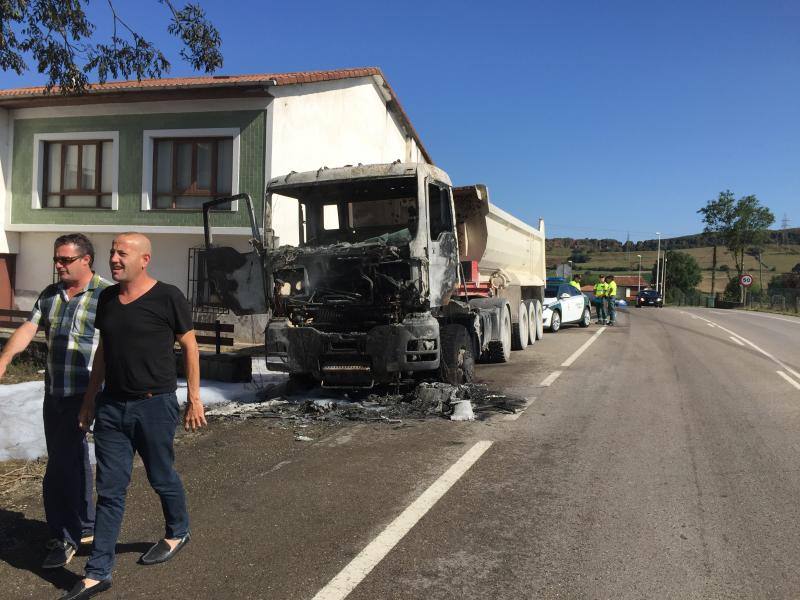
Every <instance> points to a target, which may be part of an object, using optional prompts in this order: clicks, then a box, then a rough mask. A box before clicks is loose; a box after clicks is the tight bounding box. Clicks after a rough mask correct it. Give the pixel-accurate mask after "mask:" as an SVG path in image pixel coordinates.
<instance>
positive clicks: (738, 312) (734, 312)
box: [713, 310, 800, 325]
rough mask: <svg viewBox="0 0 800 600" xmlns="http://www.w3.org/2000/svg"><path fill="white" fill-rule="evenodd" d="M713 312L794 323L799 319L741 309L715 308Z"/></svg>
mask: <svg viewBox="0 0 800 600" xmlns="http://www.w3.org/2000/svg"><path fill="white" fill-rule="evenodd" d="M713 312H714V313H715V314H718V315H741V316H752V317H761V318H762V319H774V320H776V321H786V322H787V323H794V324H795V325H800V319H790V318H786V317H776V316H775V315H765V314H762V313H759V312H755V311H750V310H748V311H741V310H715V311H713Z"/></svg>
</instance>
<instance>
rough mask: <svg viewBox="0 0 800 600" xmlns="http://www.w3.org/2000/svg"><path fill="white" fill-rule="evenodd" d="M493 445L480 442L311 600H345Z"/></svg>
mask: <svg viewBox="0 0 800 600" xmlns="http://www.w3.org/2000/svg"><path fill="white" fill-rule="evenodd" d="M491 445H492V442H490V441H481V442H478V443H477V444H475V445H474V446H473V447H472V448H470V449H469V450H467V453H466V454H464V455H463V456H462V457H461V458H459V459H458V460H457V461H456V462H455V463H454V464H453V466H451V467H450V468H449V469H447V471H445V472H444V473H443V474H442V476H441V477H439V479H437V480H436V481H434V482H433V483H432V484H431V486H430V487H429V488H428V489H427V490H425V491H424V492H423V493H422V495H421V496H420V497H419V498H417V499H416V500H414V502H412V503H411V505H410V506H409V507H408V508H406V509H405V510H404V511H403V512H402V513H401V514H400V516H398V517H397V518H396V519H395V520H394V521H392V522H391V523H389V525H388V526H387V527H386V529H384V530H383V531H382V532H381V533H380V534H379V535H378V537H376V538H375V539H374V540H372V541H371V542H370V543H369V544H368V545H367V547H366V548H364V549H363V550H362V551H361V552H360V553H359V555H358V556H356V557H355V558H354V559H353V560H351V561H350V563H348V565H347V566H346V567H345V568H344V569H342V571H341V572H340V573H339V574H338V575H337V576H336V577H334V578H333V579H331V581H330V582H329V583H328V585H326V586H325V587H324V588H322V589H321V590H320V591H319V592H317V595H316V596H314V598H313V600H341V599H342V598H346V597H347V596H348V595H349V594H350V592H352V591H353V590H354V589H355V588H356V586H357V585H358V584H359V583H361V582H362V581H363V580H364V578H365V577H366V576H367V575H369V573H370V571H372V569H373V568H375V566H376V565H377V564H378V563H379V562H381V560H383V558H384V557H385V556H386V555H387V554H389V552H390V551H391V550H392V548H394V547H395V546H396V545H397V543H398V542H399V541H400V540H402V539H403V537H405V535H406V534H407V533H408V532H409V531H411V528H412V527H414V525H416V524H417V522H418V521H419V520H420V519H421V518H422V517H424V516H425V514H426V513H427V512H428V511H429V510H430V509H431V508H432V507H433V505H434V504H436V502H438V501H439V499H440V498H441V497H442V496H444V495H445V494H446V493H447V491H448V490H449V489H450V488H451V487H453V484H455V483H456V482H457V481H458V480H459V479H460V478H461V476H462V475H464V473H466V472H467V470H468V469H469V468H470V467H471V466H472V465H474V464H475V463H476V462H477V460H478V459H479V458H480V457H481V456H483V453H484V452H486V451H487V450H488V449H489V447H490V446H491Z"/></svg>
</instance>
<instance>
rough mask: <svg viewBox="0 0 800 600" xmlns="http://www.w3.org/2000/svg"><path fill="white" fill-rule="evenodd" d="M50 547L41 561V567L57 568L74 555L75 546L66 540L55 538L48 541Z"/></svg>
mask: <svg viewBox="0 0 800 600" xmlns="http://www.w3.org/2000/svg"><path fill="white" fill-rule="evenodd" d="M48 544H49V545H50V546H52V547H51V549H50V552H49V553H48V554H47V556H46V557H45V559H44V562H43V563H42V568H43V569H58V568H60V567H63V566H64V565H66V564H67V563H68V562H69V561H71V560H72V557H73V556H75V551H76V550H77V548H75V546H73V545H72V544H70V543H69V542H68V541H66V540H56V541H55V542H48Z"/></svg>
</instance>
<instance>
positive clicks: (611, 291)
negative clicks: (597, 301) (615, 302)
mask: <svg viewBox="0 0 800 600" xmlns="http://www.w3.org/2000/svg"><path fill="white" fill-rule="evenodd" d="M606 296H608V297H609V298H616V297H617V282H616V281H611V282H609V283H607V284H606Z"/></svg>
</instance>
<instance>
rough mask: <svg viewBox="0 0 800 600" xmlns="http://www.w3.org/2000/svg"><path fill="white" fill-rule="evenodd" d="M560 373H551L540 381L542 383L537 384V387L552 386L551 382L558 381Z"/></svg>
mask: <svg viewBox="0 0 800 600" xmlns="http://www.w3.org/2000/svg"><path fill="white" fill-rule="evenodd" d="M561 373H562V371H553V372H552V373H550V375H548V376H547V377H545V378H544V379H543V380H542V383H540V384H539V387H550V386H551V385H553V382H554V381H555V380H556V379H558V377H559V375H561Z"/></svg>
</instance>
